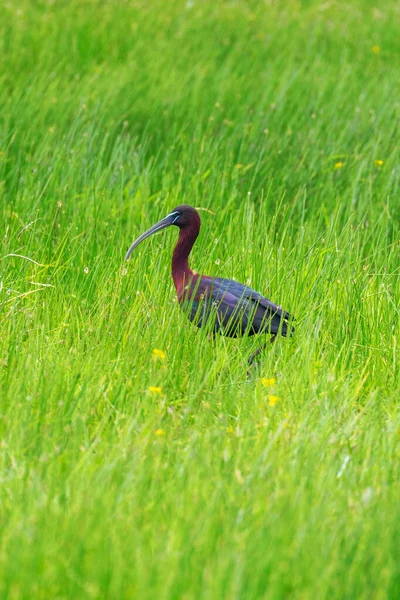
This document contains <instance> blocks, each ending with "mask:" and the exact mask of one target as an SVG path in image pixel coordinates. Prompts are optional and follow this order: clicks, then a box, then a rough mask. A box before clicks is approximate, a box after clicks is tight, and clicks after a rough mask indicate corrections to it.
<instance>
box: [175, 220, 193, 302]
mask: <svg viewBox="0 0 400 600" xmlns="http://www.w3.org/2000/svg"><path fill="white" fill-rule="evenodd" d="M198 235H199V227H196V225H193V226H190V227H186V228H184V229H181V230H180V232H179V239H178V242H177V244H176V246H175V249H174V252H173V254H172V278H173V280H174V284H175V288H176V292H177V294H178V297H179V295H180V294H181V292H182V290H183V288H184V286H185V285H186V284H187V283H188V282H189V281H190V279H192V278H193V271H192V270H191V268H190V267H189V262H188V258H189V254H190V252H191V250H192V248H193V244H194V243H195V241H196V238H197V236H198Z"/></svg>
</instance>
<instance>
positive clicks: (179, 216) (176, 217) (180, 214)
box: [126, 204, 200, 260]
mask: <svg viewBox="0 0 400 600" xmlns="http://www.w3.org/2000/svg"><path fill="white" fill-rule="evenodd" d="M170 225H176V227H179V229H181V230H182V229H188V228H189V227H194V228H195V229H196V230H197V232H198V230H199V228H200V216H199V213H198V212H197V210H196V209H195V208H193V206H189V205H187V204H180V205H179V206H177V207H176V208H174V210H172V211H171V212H170V213H169V214H168V215H167V216H166V217H164V219H161V221H158V223H156V224H155V225H153V226H152V227H150V229H148V230H147V231H145V232H144V233H142V235H141V236H139V237H138V238H137V240H135V241H134V242H133V244H132V245H131V247H130V248H129V250H128V252H127V253H126V260H128V259H129V257H130V255H131V254H132V252H133V250H134V249H135V248H136V247H137V246H138V245H139V244H140V243H141V242H143V240H145V239H146V238H148V237H150V236H151V235H153V233H157V232H158V231H161V230H162V229H165V228H166V227H169V226H170Z"/></svg>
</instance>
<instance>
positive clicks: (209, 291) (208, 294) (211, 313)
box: [126, 204, 294, 359]
mask: <svg viewBox="0 0 400 600" xmlns="http://www.w3.org/2000/svg"><path fill="white" fill-rule="evenodd" d="M170 225H175V226H176V227H179V230H180V231H179V239H178V242H177V244H176V246H175V249H174V252H173V255H172V278H173V280H174V284H175V288H176V293H177V296H178V301H179V304H180V305H181V307H182V308H183V309H184V310H185V312H186V313H187V315H188V317H189V319H190V320H191V321H192V322H193V323H194V324H195V325H196V326H197V327H204V326H207V327H209V328H210V331H211V332H212V333H216V332H219V333H222V334H223V335H226V336H230V337H236V336H239V335H243V334H244V333H247V334H248V335H253V334H255V333H266V334H270V335H271V336H272V337H271V340H270V341H274V340H275V338H276V335H277V334H278V333H280V334H281V335H283V336H286V335H288V334H289V335H290V334H291V333H293V331H294V329H293V327H292V325H291V321H292V319H293V317H291V315H290V314H289V313H287V312H286V311H284V310H282V308H281V307H280V306H278V305H277V304H274V303H273V302H271V301H270V300H267V298H264V296H262V295H261V294H259V293H258V292H256V291H255V290H253V289H252V288H250V287H248V286H246V285H243V284H241V283H238V282H237V281H232V280H231V279H223V278H221V277H208V276H207V275H199V274H198V273H196V272H195V271H192V270H191V268H190V267H189V263H188V258H189V254H190V251H191V250H192V248H193V244H194V243H195V241H196V239H197V236H198V235H199V231H200V216H199V213H198V212H197V211H196V210H195V209H194V208H193V207H192V206H187V205H185V204H182V205H180V206H177V207H176V208H174V210H173V211H172V212H171V213H170V214H169V215H167V216H166V217H165V218H164V219H162V220H161V221H159V222H158V223H156V224H155V225H153V227H150V229H148V230H147V231H146V232H145V233H143V234H142V235H141V236H140V237H138V238H137V240H136V241H134V242H133V244H132V246H131V247H130V248H129V250H128V252H127V254H126V260H128V259H129V257H130V255H131V254H132V252H133V250H134V249H135V248H136V247H137V246H138V245H139V244H140V243H141V242H142V241H143V240H145V239H146V238H148V237H149V236H151V235H153V233H156V232H158V231H161V230H162V229H165V228H166V227H169V226H170ZM262 349H263V348H260V349H259V350H258V351H257V352H256V353H254V355H252V357H251V358H252V359H253V358H254V357H255V356H256V355H257V354H258V353H259V352H261V350H262Z"/></svg>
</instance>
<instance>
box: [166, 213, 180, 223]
mask: <svg viewBox="0 0 400 600" xmlns="http://www.w3.org/2000/svg"><path fill="white" fill-rule="evenodd" d="M180 216H181V214H180V212H179V210H174V212H172V213H170V214H169V215H167V217H166V218H167V219H168V217H175V219H174V220H173V221H172V224H174V223H175V221H177V220H178V219H179V217H180Z"/></svg>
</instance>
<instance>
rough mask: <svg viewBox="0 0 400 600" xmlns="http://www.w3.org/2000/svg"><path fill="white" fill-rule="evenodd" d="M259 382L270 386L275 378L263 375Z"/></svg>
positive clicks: (273, 383)
mask: <svg viewBox="0 0 400 600" xmlns="http://www.w3.org/2000/svg"><path fill="white" fill-rule="evenodd" d="M261 383H262V384H263V386H264V387H272V386H273V385H275V383H276V379H275V377H269V378H267V377H263V378H262V379H261Z"/></svg>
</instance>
